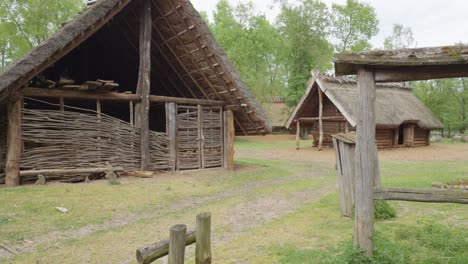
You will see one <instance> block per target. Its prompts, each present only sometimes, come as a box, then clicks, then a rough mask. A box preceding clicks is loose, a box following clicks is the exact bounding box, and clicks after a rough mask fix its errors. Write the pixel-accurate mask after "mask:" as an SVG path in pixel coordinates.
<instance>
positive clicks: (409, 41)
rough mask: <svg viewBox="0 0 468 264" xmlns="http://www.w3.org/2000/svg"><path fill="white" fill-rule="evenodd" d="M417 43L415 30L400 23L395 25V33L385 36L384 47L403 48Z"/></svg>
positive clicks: (388, 48)
mask: <svg viewBox="0 0 468 264" xmlns="http://www.w3.org/2000/svg"><path fill="white" fill-rule="evenodd" d="M414 45H415V40H414V36H413V30H412V29H411V28H410V27H404V26H403V25H400V24H394V25H393V33H392V35H391V36H388V37H386V38H385V41H384V49H387V50H390V49H403V48H410V47H412V46H414Z"/></svg>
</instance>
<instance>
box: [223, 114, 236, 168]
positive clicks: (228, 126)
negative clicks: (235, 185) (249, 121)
mask: <svg viewBox="0 0 468 264" xmlns="http://www.w3.org/2000/svg"><path fill="white" fill-rule="evenodd" d="M224 129H225V130H224V133H225V142H224V145H225V149H224V152H225V154H224V155H225V156H224V159H225V162H224V164H225V165H224V166H225V167H226V169H227V170H234V138H235V128H234V113H233V112H232V111H231V110H227V111H225V112H224Z"/></svg>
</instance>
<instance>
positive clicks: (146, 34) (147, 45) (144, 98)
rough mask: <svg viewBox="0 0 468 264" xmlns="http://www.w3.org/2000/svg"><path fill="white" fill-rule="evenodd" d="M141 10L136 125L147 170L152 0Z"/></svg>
mask: <svg viewBox="0 0 468 264" xmlns="http://www.w3.org/2000/svg"><path fill="white" fill-rule="evenodd" d="M141 2H142V5H141V10H140V66H139V72H138V85H137V92H136V93H137V95H139V96H141V101H139V102H138V103H137V104H136V108H135V125H136V127H137V128H140V130H141V132H140V134H141V170H142V171H146V170H147V169H148V165H149V163H150V162H151V155H150V149H149V108H150V102H149V96H150V89H151V28H152V24H153V22H152V19H151V2H150V0H143V1H141Z"/></svg>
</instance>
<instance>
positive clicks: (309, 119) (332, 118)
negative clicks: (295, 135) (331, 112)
mask: <svg viewBox="0 0 468 264" xmlns="http://www.w3.org/2000/svg"><path fill="white" fill-rule="evenodd" d="M321 119H322V120H325V121H346V119H345V118H344V117H342V116H323V117H322V118H321ZM297 120H299V121H300V122H317V121H319V120H320V117H301V118H298V119H297Z"/></svg>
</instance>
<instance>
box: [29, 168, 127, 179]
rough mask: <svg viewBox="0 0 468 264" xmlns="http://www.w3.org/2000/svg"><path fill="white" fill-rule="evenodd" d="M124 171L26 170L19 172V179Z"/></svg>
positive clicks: (112, 169) (120, 169)
mask: <svg viewBox="0 0 468 264" xmlns="http://www.w3.org/2000/svg"><path fill="white" fill-rule="evenodd" d="M118 171H124V168H123V167H108V168H86V169H51V170H27V171H20V176H21V177H28V176H37V175H39V174H43V175H48V176H51V175H63V174H80V173H101V172H118Z"/></svg>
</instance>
